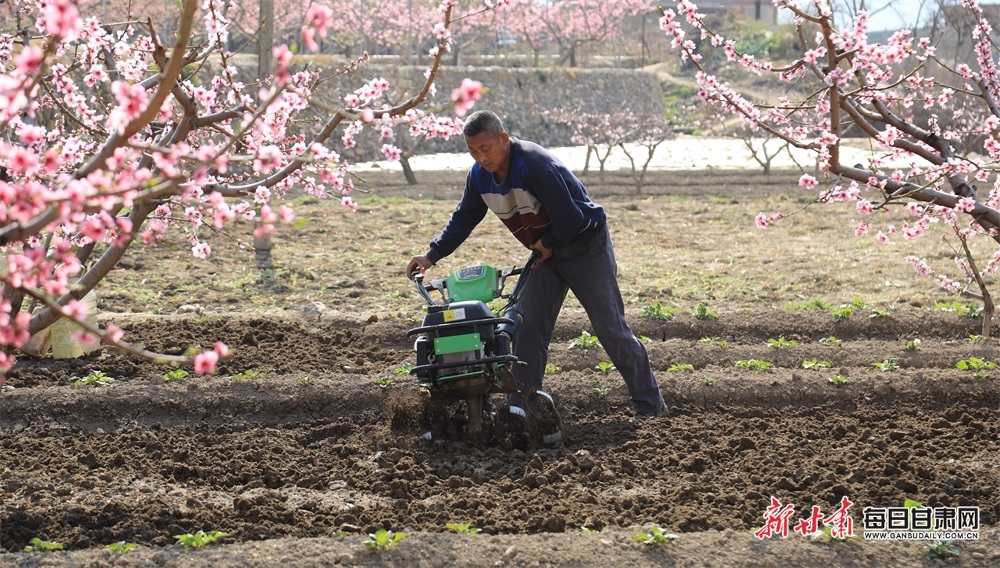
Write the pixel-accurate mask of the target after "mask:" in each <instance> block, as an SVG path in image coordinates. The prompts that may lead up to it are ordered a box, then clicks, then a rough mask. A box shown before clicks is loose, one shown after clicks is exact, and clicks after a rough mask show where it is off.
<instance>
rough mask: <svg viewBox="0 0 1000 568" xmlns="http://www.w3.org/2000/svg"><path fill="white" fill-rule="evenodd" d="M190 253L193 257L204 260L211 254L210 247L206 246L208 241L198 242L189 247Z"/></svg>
mask: <svg viewBox="0 0 1000 568" xmlns="http://www.w3.org/2000/svg"><path fill="white" fill-rule="evenodd" d="M191 254H193V255H194V257H195V258H200V259H202V260H204V259H206V258H208V257H209V256H210V255H211V254H212V247H210V246H208V243H205V242H199V243H197V244H195V245H194V246H193V247H191Z"/></svg>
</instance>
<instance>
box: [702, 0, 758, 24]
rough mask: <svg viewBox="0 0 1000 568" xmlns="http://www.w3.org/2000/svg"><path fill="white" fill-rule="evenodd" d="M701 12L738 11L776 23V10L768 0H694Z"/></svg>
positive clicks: (753, 18) (753, 17)
mask: <svg viewBox="0 0 1000 568" xmlns="http://www.w3.org/2000/svg"><path fill="white" fill-rule="evenodd" d="M695 4H697V5H698V11H699V12H701V13H703V14H722V13H726V12H739V13H740V14H742V15H743V16H744V17H746V18H748V19H751V20H760V21H762V22H767V23H769V24H772V25H777V23H778V10H777V9H776V8H775V7H774V4H773V3H772V2H771V1H770V0H701V1H700V2H695Z"/></svg>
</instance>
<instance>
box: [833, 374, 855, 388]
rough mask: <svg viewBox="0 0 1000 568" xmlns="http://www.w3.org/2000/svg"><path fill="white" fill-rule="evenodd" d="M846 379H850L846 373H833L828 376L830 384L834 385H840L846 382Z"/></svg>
mask: <svg viewBox="0 0 1000 568" xmlns="http://www.w3.org/2000/svg"><path fill="white" fill-rule="evenodd" d="M848 380H850V379H848V378H847V375H834V376H832V377H830V384H832V385H833V386H835V387H842V386H844V385H846V384H847V381H848Z"/></svg>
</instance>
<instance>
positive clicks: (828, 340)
mask: <svg viewBox="0 0 1000 568" xmlns="http://www.w3.org/2000/svg"><path fill="white" fill-rule="evenodd" d="M819 342H820V343H822V344H823V345H833V346H834V347H840V346H841V345H843V344H844V342H843V341H841V340H839V339H837V337H836V336H833V335H831V336H830V337H824V338H822V339H820V340H819Z"/></svg>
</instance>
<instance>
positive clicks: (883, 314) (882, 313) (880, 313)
mask: <svg viewBox="0 0 1000 568" xmlns="http://www.w3.org/2000/svg"><path fill="white" fill-rule="evenodd" d="M868 317H869V318H871V319H883V318H887V317H889V310H882V309H878V308H872V313H870V314H868Z"/></svg>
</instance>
